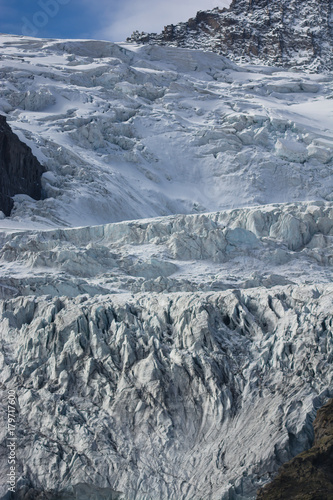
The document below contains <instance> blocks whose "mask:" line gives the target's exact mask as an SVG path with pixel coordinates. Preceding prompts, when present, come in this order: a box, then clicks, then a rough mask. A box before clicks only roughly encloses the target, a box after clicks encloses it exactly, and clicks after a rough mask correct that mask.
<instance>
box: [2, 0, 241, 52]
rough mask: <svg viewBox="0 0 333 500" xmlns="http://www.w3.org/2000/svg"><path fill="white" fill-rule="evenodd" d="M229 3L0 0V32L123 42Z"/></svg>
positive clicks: (195, 0)
mask: <svg viewBox="0 0 333 500" xmlns="http://www.w3.org/2000/svg"><path fill="white" fill-rule="evenodd" d="M230 3H231V0H182V2H179V0H168V1H165V0H141V1H138V0H95V1H92V0H0V33H10V34H16V35H27V36H36V37H45V38H95V39H103V40H111V41H114V42H117V41H124V40H125V39H126V37H128V36H130V35H131V34H132V32H133V31H134V30H139V31H147V32H160V31H161V30H162V29H163V27H164V26H165V25H167V24H172V23H173V24H176V23H178V22H180V21H187V19H189V18H190V17H194V16H195V14H196V12H197V11H198V10H208V9H213V8H214V7H219V8H223V7H227V6H228V5H229V4H230Z"/></svg>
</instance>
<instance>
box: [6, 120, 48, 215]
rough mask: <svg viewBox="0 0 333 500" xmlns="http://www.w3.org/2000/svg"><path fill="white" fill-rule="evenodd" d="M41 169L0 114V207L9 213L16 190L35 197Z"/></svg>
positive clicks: (43, 169) (38, 193)
mask: <svg viewBox="0 0 333 500" xmlns="http://www.w3.org/2000/svg"><path fill="white" fill-rule="evenodd" d="M44 172H45V168H44V167H43V166H42V165H41V164H40V163H39V161H38V160H37V158H36V157H35V156H34V155H33V154H32V151H31V149H30V148H29V146H27V145H26V144H24V143H23V142H22V141H20V139H19V138H18V137H17V135H15V134H14V133H13V132H12V130H11V128H10V126H9V125H8V124H7V122H6V118H5V117H4V116H2V115H0V210H1V211H2V212H3V213H4V214H5V215H10V212H11V210H12V208H13V206H14V202H13V198H12V197H13V196H14V195H16V194H26V195H28V196H30V197H31V198H34V199H35V200H39V199H40V198H41V188H42V187H41V176H42V174H43V173H44Z"/></svg>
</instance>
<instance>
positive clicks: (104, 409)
mask: <svg viewBox="0 0 333 500" xmlns="http://www.w3.org/2000/svg"><path fill="white" fill-rule="evenodd" d="M0 47H1V56H0V75H1V79H0V111H1V113H2V114H5V115H6V117H7V121H8V123H9V125H10V126H11V127H12V129H13V130H14V132H15V133H16V134H17V135H18V136H19V137H20V139H21V140H22V141H23V142H25V143H26V144H28V145H29V146H30V147H31V148H32V150H33V152H34V154H35V155H36V156H37V158H38V159H39V161H40V162H41V163H42V164H43V165H44V166H45V167H46V168H47V170H48V171H47V173H45V174H44V175H43V178H42V183H43V198H44V199H43V200H41V201H35V200H33V199H31V198H29V197H28V196H25V195H17V196H16V197H15V198H14V199H15V207H14V210H13V212H12V215H11V216H10V217H7V218H2V219H1V220H0V228H1V231H0V241H1V243H0V259H1V260H0V276H1V277H0V293H1V296H2V300H1V302H0V308H1V310H0V312H1V316H0V318H1V321H0V336H1V346H0V367H1V373H0V381H1V391H2V392H3V395H4V397H5V394H6V393H7V391H8V389H15V391H16V393H17V399H18V424H17V429H18V431H17V432H18V442H19V447H18V452H17V460H18V474H17V479H18V482H17V488H18V491H19V493H18V494H19V495H21V497H20V496H19V497H18V498H24V495H25V494H28V492H29V491H30V494H32V495H35V497H33V498H38V495H40V494H42V493H43V494H44V495H45V496H44V497H43V498H46V499H49V500H74V499H80V500H85V499H94V500H102V499H111V500H113V499H119V500H120V499H122V500H194V499H195V500H204V499H205V500H206V499H207V500H208V499H209V500H230V499H231V500H242V499H244V500H245V499H246V500H248V499H253V498H255V496H256V490H257V489H258V488H259V487H260V486H261V485H263V484H264V483H265V482H267V481H268V480H269V479H270V478H271V477H272V475H274V474H275V473H276V471H277V470H278V468H279V466H280V465H281V464H282V463H284V462H285V461H287V460H288V459H290V458H291V457H292V456H294V455H296V454H297V453H299V452H301V451H302V450H304V449H306V448H307V447H308V446H310V444H311V440H312V437H313V429H312V426H311V424H312V421H313V418H314V416H315V412H316V410H317V408H318V407H319V406H321V405H322V404H323V403H324V402H325V401H326V399H327V398H328V397H332V396H333V390H332V387H333V385H332V360H333V340H332V312H333V285H332V266H333V176H332V168H333V129H332V124H333V77H332V74H331V73H325V74H310V73H306V72H302V71H294V72H293V71H286V70H283V69H282V68H277V67H268V66H250V65H243V66H239V65H238V66H237V65H236V64H234V63H232V62H230V61H229V60H228V59H226V58H224V57H221V56H219V55H217V54H213V53H210V52H203V51H200V50H190V49H181V48H173V47H158V46H153V45H148V46H143V47H139V46H135V45H129V44H113V43H110V42H99V41H82V40H81V41H67V40H40V39H29V38H24V37H15V36H5V35H1V36H0ZM1 412H2V413H3V417H4V418H6V417H5V409H4V408H2V409H1ZM0 434H1V443H5V439H6V429H5V427H3V428H2V430H0ZM1 460H2V467H1V470H2V472H1V474H3V477H5V474H6V467H7V465H6V463H7V457H6V450H5V447H4V444H2V449H1ZM2 484H3V486H2V490H0V497H1V498H5V494H6V491H7V487H6V486H5V480H4V481H3V482H2ZM1 495H2V496H1ZM40 498H42V497H40Z"/></svg>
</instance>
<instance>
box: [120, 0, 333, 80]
mask: <svg viewBox="0 0 333 500" xmlns="http://www.w3.org/2000/svg"><path fill="white" fill-rule="evenodd" d="M332 6H333V1H332V0H318V1H313V0H307V1H301V0H274V1H268V0H233V2H232V3H231V5H230V7H229V9H222V10H221V9H219V8H215V9H213V10H210V11H199V12H198V13H197V15H196V16H195V17H194V18H191V19H189V20H188V21H187V22H183V23H179V24H177V25H172V24H171V25H168V26H166V27H165V28H164V30H163V31H162V33H160V34H156V33H150V34H149V33H139V32H137V31H136V32H134V33H133V34H132V36H131V37H130V38H128V39H127V40H128V41H130V42H135V43H151V44H161V45H173V46H180V47H187V48H196V49H198V48H201V49H205V50H212V51H214V52H218V53H220V54H222V55H224V56H227V57H229V58H231V59H233V60H235V61H239V62H240V61H243V62H255V63H261V64H262V63H265V64H273V65H280V66H285V67H300V68H307V69H310V70H312V71H317V70H323V69H328V70H330V69H332V68H333V55H332V54H333V51H332V48H333V22H332V15H331V12H332Z"/></svg>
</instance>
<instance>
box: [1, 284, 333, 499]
mask: <svg viewBox="0 0 333 500" xmlns="http://www.w3.org/2000/svg"><path fill="white" fill-rule="evenodd" d="M332 313H333V288H332V286H331V285H322V286H321V285H318V286H315V287H314V286H287V287H275V288H274V289H273V290H270V291H267V290H265V289H264V288H258V289H256V290H245V291H231V290H229V291H225V292H217V293H211V292H209V293H198V292H197V293H174V294H156V293H149V294H136V295H135V296H133V295H129V294H116V295H112V296H105V297H99V296H95V297H91V298H89V297H84V296H80V297H78V298H76V299H68V298H65V297H63V298H51V297H45V296H44V297H41V298H35V297H31V296H30V297H25V298H17V299H12V300H7V301H3V302H2V303H1V322H0V325H1V329H0V333H1V368H2V369H1V375H0V377H1V382H2V384H4V385H1V392H2V393H3V396H5V393H4V388H5V387H15V388H16V390H17V397H18V406H19V412H18V421H17V429H18V438H19V443H20V447H19V451H18V486H19V488H20V489H21V490H22V491H24V487H26V488H30V489H32V490H33V491H34V496H33V498H36V497H37V493H38V492H46V493H49V496H46V497H44V498H50V499H53V500H54V499H56V498H57V499H58V498H59V499H60V498H66V499H67V500H69V499H73V500H74V499H75V498H80V499H82V498H86V497H87V498H92V495H91V496H89V491H91V489H90V490H89V487H90V488H91V487H93V488H94V489H93V492H94V495H95V496H94V498H98V499H102V498H122V499H126V500H133V499H140V500H144V499H145V500H155V499H158V498H159V499H165V500H166V499H168V500H179V499H184V500H185V499H187V500H193V499H198V500H199V499H214V500H227V499H230V498H235V499H236V498H237V499H241V498H243V497H244V498H253V496H254V495H255V491H256V488H257V487H258V485H259V484H262V482H263V481H264V480H267V479H268V478H269V476H270V475H271V474H272V473H274V472H276V471H277V468H278V466H279V465H280V464H281V463H283V462H285V461H286V460H288V459H290V458H291V457H292V456H293V455H295V454H296V453H298V452H299V451H301V450H303V449H304V447H306V446H309V445H310V443H311V440H312V433H313V431H312V427H311V425H310V423H311V421H312V420H313V417H314V415H315V410H316V409H317V407H318V406H320V405H321V404H323V402H324V401H325V398H326V397H328V396H332V395H333V393H332V355H333V340H332ZM1 411H2V412H4V407H2V409H1ZM0 432H1V434H2V438H3V433H4V428H1V431H0ZM3 455H4V454H2V457H3V458H5V457H4V456H3ZM5 471H6V464H5V463H4V462H2V467H1V474H3V476H2V479H3V478H4V473H5ZM2 485H4V482H2ZM2 488H3V486H2ZM99 488H101V490H99ZM79 491H81V494H79ZM1 492H2V493H4V489H2V490H1ZM60 492H61V493H63V494H64V496H60V495H59V496H57V494H59V493H60ZM112 492H118V496H116V495H115V494H114V495H111V493H112ZM84 494H85V495H86V496H85V495H84ZM107 494H108V495H109V496H107ZM18 498H20V497H18ZM30 498H31V497H30Z"/></svg>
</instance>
